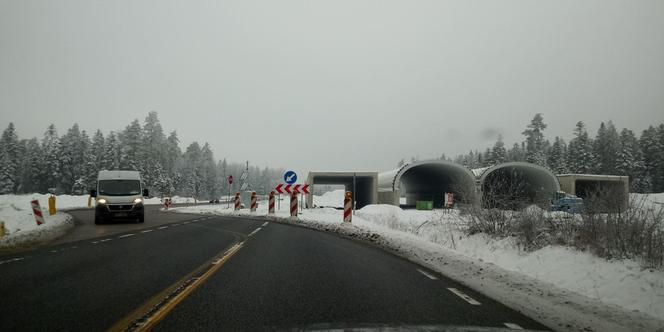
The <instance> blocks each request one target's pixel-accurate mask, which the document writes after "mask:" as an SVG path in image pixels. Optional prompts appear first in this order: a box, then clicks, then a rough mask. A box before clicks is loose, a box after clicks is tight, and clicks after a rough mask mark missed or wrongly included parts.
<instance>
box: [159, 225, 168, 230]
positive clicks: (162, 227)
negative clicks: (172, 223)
mask: <svg viewBox="0 0 664 332" xmlns="http://www.w3.org/2000/svg"><path fill="white" fill-rule="evenodd" d="M164 228H168V226H161V227H159V228H157V229H164Z"/></svg>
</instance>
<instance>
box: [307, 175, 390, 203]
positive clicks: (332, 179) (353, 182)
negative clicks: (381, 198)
mask: <svg viewBox="0 0 664 332" xmlns="http://www.w3.org/2000/svg"><path fill="white" fill-rule="evenodd" d="M377 182H378V172H309V175H308V176H307V183H308V184H309V185H311V186H312V189H311V191H312V192H313V187H315V186H316V185H343V186H344V190H345V191H351V192H353V191H355V192H356V193H354V194H353V195H354V198H355V204H356V208H357V209H361V208H363V207H365V206H366V205H369V204H377V203H378V193H377V191H376V188H377ZM353 188H355V189H353ZM339 204H343V202H339ZM306 206H307V207H308V208H310V207H313V206H314V197H313V195H307V197H306Z"/></svg>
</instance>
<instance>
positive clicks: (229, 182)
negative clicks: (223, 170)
mask: <svg viewBox="0 0 664 332" xmlns="http://www.w3.org/2000/svg"><path fill="white" fill-rule="evenodd" d="M228 184H233V176H232V175H229V176H228Z"/></svg>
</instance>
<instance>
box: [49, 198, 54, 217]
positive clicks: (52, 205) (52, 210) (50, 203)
mask: <svg viewBox="0 0 664 332" xmlns="http://www.w3.org/2000/svg"><path fill="white" fill-rule="evenodd" d="M48 214H50V215H54V214H55V196H54V195H51V197H49V198H48Z"/></svg>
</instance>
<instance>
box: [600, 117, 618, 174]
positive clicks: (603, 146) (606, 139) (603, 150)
mask: <svg viewBox="0 0 664 332" xmlns="http://www.w3.org/2000/svg"><path fill="white" fill-rule="evenodd" d="M619 151H620V137H619V136H618V131H617V130H616V127H615V126H614V125H613V122H611V121H609V122H608V124H606V125H605V124H604V122H602V123H601V124H600V126H599V130H597V137H596V138H595V141H594V142H593V155H594V157H595V168H594V170H595V173H596V174H606V175H615V174H617V173H618V170H617V164H616V160H617V159H618V153H619Z"/></svg>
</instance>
